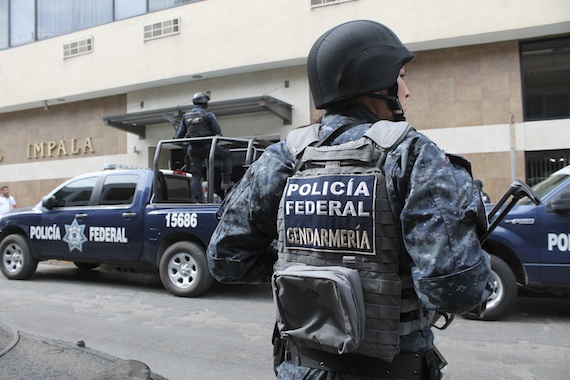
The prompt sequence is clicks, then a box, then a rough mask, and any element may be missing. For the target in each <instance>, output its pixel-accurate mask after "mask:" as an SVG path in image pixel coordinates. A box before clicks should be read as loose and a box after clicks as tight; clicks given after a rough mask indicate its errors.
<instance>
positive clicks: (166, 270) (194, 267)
mask: <svg viewBox="0 0 570 380" xmlns="http://www.w3.org/2000/svg"><path fill="white" fill-rule="evenodd" d="M159 273H160V280H161V281H162V284H163V285H164V287H165V288H166V290H168V291H169V292H170V293H172V294H174V295H175V296H179V297H197V296H199V295H201V294H202V293H204V292H205V291H206V290H208V289H209V288H210V286H211V285H212V283H213V282H214V278H213V277H212V275H211V274H210V270H209V269H208V261H207V260H206V253H205V252H204V249H203V248H202V247H200V246H199V245H197V244H195V243H192V242H189V241H180V242H177V243H174V244H172V245H171V246H170V247H168V248H167V249H166V251H165V252H164V254H163V255H162V257H161V259H160V264H159Z"/></svg>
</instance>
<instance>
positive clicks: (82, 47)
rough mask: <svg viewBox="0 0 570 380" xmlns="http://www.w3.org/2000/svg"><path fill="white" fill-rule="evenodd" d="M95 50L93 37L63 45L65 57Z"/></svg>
mask: <svg viewBox="0 0 570 380" xmlns="http://www.w3.org/2000/svg"><path fill="white" fill-rule="evenodd" d="M92 51H93V37H88V38H85V39H83V40H78V41H73V42H69V43H67V44H65V45H63V58H64V59H65V58H71V57H75V56H77V55H82V54H87V53H91V52H92Z"/></svg>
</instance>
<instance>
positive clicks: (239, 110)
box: [103, 95, 292, 138]
mask: <svg viewBox="0 0 570 380" xmlns="http://www.w3.org/2000/svg"><path fill="white" fill-rule="evenodd" d="M192 107H193V104H188V105H183V106H175V107H169V108H160V109H155V110H150V111H142V112H132V113H125V114H121V115H112V116H104V117H103V121H104V122H105V124H107V125H110V126H112V127H115V128H119V129H121V130H123V131H127V132H130V133H135V134H137V135H139V136H140V137H141V138H144V137H145V127H146V126H147V125H152V124H163V123H178V122H179V120H180V119H181V118H182V115H184V113H185V112H186V111H188V110H190V109H192ZM291 108H292V106H291V104H288V103H285V102H283V101H281V100H279V99H276V98H274V97H272V96H267V95H262V96H255V97H251V98H241V99H232V100H223V101H219V102H210V103H208V111H211V112H213V113H214V114H215V115H216V116H231V115H243V114H247V113H255V112H270V113H272V114H274V115H275V116H277V117H279V118H280V119H282V120H283V124H285V125H287V124H291V123H292V111H291Z"/></svg>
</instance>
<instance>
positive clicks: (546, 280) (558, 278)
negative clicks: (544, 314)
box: [483, 166, 570, 320]
mask: <svg viewBox="0 0 570 380" xmlns="http://www.w3.org/2000/svg"><path fill="white" fill-rule="evenodd" d="M532 190H534V192H535V193H536V195H537V196H538V198H539V199H540V201H541V202H540V204H538V205H536V204H535V203H533V202H532V200H531V199H530V198H522V199H520V200H519V201H518V202H517V203H516V204H515V205H514V207H513V208H512V209H511V210H510V211H509V212H508V213H507V214H506V215H505V217H504V218H503V220H502V221H501V222H500V223H499V224H498V225H497V227H496V228H495V229H494V230H493V231H492V232H491V234H490V235H489V237H488V239H487V240H486V242H485V243H484V244H483V248H484V249H485V250H486V251H487V252H488V253H489V254H491V267H492V271H493V274H494V276H495V280H496V281H495V285H496V290H495V293H494V294H493V295H492V296H491V298H490V299H489V301H488V302H487V311H486V313H485V316H484V317H483V319H486V320H495V319H500V318H501V317H503V316H505V315H506V314H507V313H508V312H509V310H510V309H511V307H512V306H513V303H514V302H515V300H516V297H517V292H518V287H519V286H520V287H521V288H525V289H529V290H540V291H545V290H548V291H551V290H554V291H559V292H565V291H569V290H570V166H566V167H565V168H563V169H561V170H558V171H557V172H555V173H553V174H552V175H550V176H549V177H548V178H547V179H545V180H544V181H542V182H540V183H538V184H536V185H534V186H533V187H532Z"/></svg>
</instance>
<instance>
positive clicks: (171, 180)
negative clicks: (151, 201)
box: [164, 175, 192, 203]
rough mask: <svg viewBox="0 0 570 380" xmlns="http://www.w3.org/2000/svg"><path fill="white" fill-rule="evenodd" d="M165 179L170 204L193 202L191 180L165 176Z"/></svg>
mask: <svg viewBox="0 0 570 380" xmlns="http://www.w3.org/2000/svg"><path fill="white" fill-rule="evenodd" d="M164 179H165V180H166V188H167V199H168V201H169V202H174V203H176V202H181V203H188V202H192V197H191V193H190V180H189V178H186V177H175V176H168V175H165V176H164Z"/></svg>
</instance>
